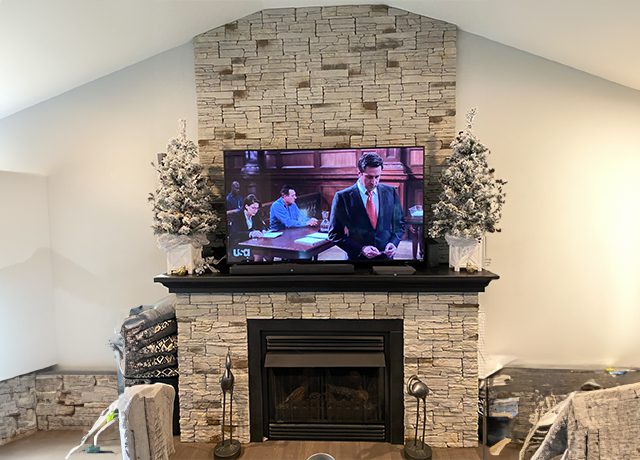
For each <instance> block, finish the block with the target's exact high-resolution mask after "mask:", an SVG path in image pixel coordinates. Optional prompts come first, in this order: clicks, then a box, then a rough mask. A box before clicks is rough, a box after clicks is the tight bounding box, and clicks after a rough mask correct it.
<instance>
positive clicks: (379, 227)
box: [329, 152, 404, 260]
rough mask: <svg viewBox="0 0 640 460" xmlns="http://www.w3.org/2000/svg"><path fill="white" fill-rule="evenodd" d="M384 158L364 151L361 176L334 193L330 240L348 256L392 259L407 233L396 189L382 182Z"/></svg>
mask: <svg viewBox="0 0 640 460" xmlns="http://www.w3.org/2000/svg"><path fill="white" fill-rule="evenodd" d="M382 168H383V161H382V158H380V156H379V155H378V154H376V153H373V152H365V153H363V154H362V156H361V157H360V159H359V160H358V180H357V182H356V183H355V184H354V185H352V186H351V187H348V188H346V189H344V190H340V191H339V192H337V193H336V194H335V196H334V197H333V203H332V204H331V220H330V224H329V240H331V241H333V242H335V243H336V244H337V245H338V246H339V247H340V248H342V249H343V250H344V251H345V252H346V253H347V255H348V256H349V259H352V260H356V259H361V260H366V259H393V258H394V257H395V255H396V251H397V250H398V244H399V243H400V240H401V239H402V235H403V234H404V217H403V215H402V208H401V207H400V197H399V196H398V193H397V192H396V189H395V188H393V187H391V186H389V185H384V184H381V183H380V175H381V174H382Z"/></svg>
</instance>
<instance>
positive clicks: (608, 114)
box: [0, 32, 640, 369]
mask: <svg viewBox="0 0 640 460" xmlns="http://www.w3.org/2000/svg"><path fill="white" fill-rule="evenodd" d="M471 106H477V107H478V108H479V115H478V118H477V122H476V126H475V131H476V133H477V134H478V136H479V137H480V139H481V140H482V141H483V142H484V143H486V144H487V145H488V146H489V147H490V148H491V149H492V150H493V154H492V156H491V158H490V161H491V163H492V165H493V166H495V168H496V170H497V173H498V175H499V176H500V177H503V178H505V179H507V180H508V181H509V185H508V186H507V194H508V195H507V205H506V208H505V212H504V219H503V225H502V227H503V233H501V234H497V235H492V236H491V237H490V238H489V255H490V257H491V258H492V264H491V267H490V269H491V270H493V271H495V272H496V273H498V274H500V276H501V279H500V280H498V281H496V282H493V283H491V284H490V285H489V287H488V290H487V293H486V294H483V295H482V296H481V303H483V305H484V306H485V307H486V310H487V321H488V324H487V335H488V336H487V351H488V352H489V353H492V354H507V355H515V356H517V357H519V358H520V359H521V361H523V362H524V363H525V364H538V365H565V366H569V365H597V366H605V365H627V366H631V365H640V352H639V351H637V350H640V336H637V335H636V334H635V331H636V330H637V329H638V326H639V325H640V310H639V309H638V308H637V307H638V305H639V303H640V302H639V300H640V295H639V291H638V289H639V288H638V283H637V282H636V281H635V278H637V272H638V270H637V269H636V268H635V264H636V261H637V260H640V248H639V246H638V244H639V243H638V242H637V240H636V239H635V235H636V234H638V233H640V232H639V231H638V230H640V228H639V227H640V222H639V219H640V217H639V216H640V213H639V209H638V204H637V201H636V200H635V197H636V196H638V195H640V193H639V192H640V189H639V185H638V181H637V180H636V178H637V177H638V171H639V168H640V155H638V148H637V147H635V146H634V145H636V144H637V142H636V140H635V139H634V136H635V135H636V131H637V129H635V128H637V127H638V126H640V95H639V93H638V92H636V91H633V90H630V89H628V88H624V87H620V86H616V85H614V84H612V83H609V82H606V81H603V80H600V79H597V78H594V77H591V76H589V75H586V74H584V73H581V72H578V71H576V70H573V69H570V68H567V67H563V66H560V65H558V64H555V63H552V62H549V61H546V60H543V59H539V58H536V57H534V56H531V55H528V54H525V53H522V52H519V51H517V50H514V49H511V48H508V47H504V46H501V45H498V44H496V43H493V42H490V41H487V40H485V39H482V38H479V37H475V36H473V35H469V34H466V33H463V32H461V33H460V40H459V78H458V108H459V109H458V112H459V117H458V118H459V122H460V126H463V125H464V114H465V112H466V110H467V109H468V108H469V107H471ZM179 117H184V118H186V119H187V120H188V122H189V136H190V137H191V138H194V139H195V138H196V105H195V85H194V75H193V58H192V51H191V46H190V45H185V46H182V47H180V48H176V49H174V50H172V51H169V52H167V53H164V54H162V55H159V56H156V57H155V58H152V59H149V60H148V61H145V62H143V63H140V64H138V65H135V66H133V67H130V68H128V69H125V70H123V71H120V72H117V73H115V74H112V75H110V76H108V77H105V78H103V79H101V80H98V81H96V82H94V83H91V84H88V85H85V86H83V87H81V88H79V89H76V90H74V91H71V92H69V93H67V94H64V95H62V96H60V97H57V98H55V99H52V100H50V101H48V102H46V103H43V104H40V105H38V106H36V107H34V108H31V109H28V110H25V111H23V112H21V113H19V114H16V115H14V116H12V117H10V118H7V119H4V120H0V170H1V169H12V170H19V171H32V172H39V173H42V174H46V175H47V176H48V185H49V200H50V208H49V210H50V215H51V248H52V251H53V255H52V257H53V271H54V282H53V289H54V296H53V299H54V305H55V312H56V331H57V332H56V334H57V339H58V349H59V359H58V361H59V362H60V363H61V364H62V365H63V366H65V367H75V368H81V367H84V368H93V369H96V368H112V367H113V359H112V358H111V355H110V352H109V351H108V349H107V346H106V344H107V341H108V339H109V337H110V335H111V333H112V330H113V328H114V327H115V326H116V325H118V324H119V323H120V322H121V320H122V318H123V317H124V316H125V315H126V312H127V311H128V309H129V308H130V307H132V306H135V305H137V304H140V303H149V302H153V301H155V300H157V299H159V298H160V297H162V296H163V295H164V294H165V293H166V291H165V289H164V288H162V287H161V286H157V285H154V284H153V282H152V278H153V276H154V275H155V274H157V273H160V272H162V271H164V269H165V267H164V265H163V263H164V256H163V254H162V253H161V252H160V250H159V249H157V248H156V247H155V241H154V238H153V235H152V232H151V230H150V228H149V225H150V224H151V212H150V209H149V207H148V205H147V203H146V197H147V194H148V192H150V191H151V190H153V188H154V187H155V181H156V178H155V172H154V171H153V169H152V168H151V167H150V166H149V162H151V161H152V160H154V159H155V154H156V153H157V152H160V151H163V150H164V148H165V145H166V141H167V140H168V139H169V138H170V137H172V136H173V135H174V133H175V131H176V120H177V119H178V118H179ZM6 152H10V153H11V155H7V154H6Z"/></svg>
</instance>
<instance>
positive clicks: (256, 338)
mask: <svg viewBox="0 0 640 460" xmlns="http://www.w3.org/2000/svg"><path fill="white" fill-rule="evenodd" d="M248 329H249V385H250V392H249V395H250V396H249V398H250V419H251V423H250V426H251V441H262V440H263V438H269V439H324V440H368V441H387V442H393V443H402V441H403V394H402V380H403V376H402V369H403V360H402V320H248Z"/></svg>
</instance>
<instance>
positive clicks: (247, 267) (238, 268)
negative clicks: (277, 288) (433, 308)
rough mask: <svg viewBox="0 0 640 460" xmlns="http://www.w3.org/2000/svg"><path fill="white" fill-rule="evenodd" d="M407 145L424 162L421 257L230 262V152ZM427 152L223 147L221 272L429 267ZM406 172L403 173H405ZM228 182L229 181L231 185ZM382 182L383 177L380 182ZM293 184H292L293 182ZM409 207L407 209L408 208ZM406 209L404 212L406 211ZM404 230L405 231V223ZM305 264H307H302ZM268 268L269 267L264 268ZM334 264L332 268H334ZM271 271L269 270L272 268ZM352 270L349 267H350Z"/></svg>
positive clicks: (328, 270)
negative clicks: (228, 221) (228, 202)
mask: <svg viewBox="0 0 640 460" xmlns="http://www.w3.org/2000/svg"><path fill="white" fill-rule="evenodd" d="M408 148H421V149H422V151H423V163H422V196H423V204H422V206H423V216H422V229H423V230H422V235H421V247H422V258H417V259H387V260H384V259H383V260H380V259H377V260H373V259H356V260H352V259H344V260H313V259H289V260H279V261H249V260H243V261H233V262H230V261H229V257H228V254H229V253H228V247H227V244H228V232H229V227H228V223H227V220H226V211H227V210H226V196H227V193H228V192H229V187H228V185H227V182H228V181H227V176H226V175H227V172H228V170H229V169H228V165H227V162H228V160H229V156H230V155H229V154H233V153H236V154H239V153H246V152H261V151H262V152H264V151H273V152H305V151H308V152H316V151H331V150H360V151H364V150H379V149H408ZM425 151H426V147H424V146H420V145H410V146H407V145H404V146H364V147H316V148H274V149H268V148H261V149H251V148H246V149H225V150H223V175H224V187H223V199H224V200H225V208H224V209H225V221H224V239H223V241H224V254H225V257H224V259H225V261H224V267H218V268H219V269H220V268H223V271H224V272H227V273H228V272H231V274H242V275H246V274H251V273H254V274H255V273H257V272H259V273H262V274H267V273H269V272H271V273H273V274H285V273H295V274H300V273H309V274H311V273H326V274H331V273H333V274H341V273H342V274H344V273H345V271H344V269H342V268H341V267H338V266H344V265H351V266H352V267H373V266H380V265H384V266H410V267H414V268H417V269H420V268H422V269H424V268H427V266H428V251H429V245H428V244H427V242H428V238H427V237H426V236H425V230H424V229H425V226H426V223H427V222H426V217H427V215H426V212H425V211H426V209H427V203H425V202H424V201H425V200H424V197H425V188H426V183H427V178H428V176H427V175H426V174H425V169H424V168H425V161H424V152H425ZM353 167H354V170H355V169H357V166H356V165H355V164H354V165H353ZM405 174H406V173H405ZM354 180H355V178H354ZM230 183H231V182H229V184H230ZM382 183H384V180H383V181H382ZM292 185H295V184H292ZM407 210H408V209H407ZM407 210H405V211H407ZM406 225H407V230H406V231H407V232H408V225H409V224H406ZM296 265H301V266H300V267H299V268H296V267H295V266H296ZM311 265H315V266H317V267H318V269H317V270H314V269H312V268H311V267H310V266H311ZM305 266H306V267H305ZM251 267H260V268H259V269H257V270H255V271H252V270H251ZM267 267H268V268H267ZM334 267H335V269H333V268H334ZM271 270H272V271H271ZM351 272H352V270H351Z"/></svg>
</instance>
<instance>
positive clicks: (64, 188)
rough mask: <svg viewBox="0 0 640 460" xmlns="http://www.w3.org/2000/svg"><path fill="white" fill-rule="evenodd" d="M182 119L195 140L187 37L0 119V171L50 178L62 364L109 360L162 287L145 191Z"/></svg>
mask: <svg viewBox="0 0 640 460" xmlns="http://www.w3.org/2000/svg"><path fill="white" fill-rule="evenodd" d="M180 117H182V118H186V119H187V120H188V123H189V125H188V136H189V137H190V138H193V139H195V138H197V126H196V118H197V116H196V103H195V84H194V69H193V53H192V48H191V45H185V46H182V47H179V48H176V49H174V50H172V51H169V52H166V53H163V54H161V55H159V56H156V57H154V58H152V59H149V60H147V61H145V62H142V63H140V64H137V65H136V66H133V67H130V68H127V69H124V70H122V71H120V72H117V73H115V74H112V75H110V76H108V77H105V78H102V79H100V80H97V81H95V82H93V83H90V84H87V85H85V86H83V87H80V88H78V89H76V90H73V91H71V92H68V93H66V94H64V95H62V96H60V97H57V98H54V99H51V100H49V101H47V102H45V103H42V104H39V105H37V106H35V107H33V108H31V109H28V110H25V111H23V112H20V113H18V114H16V115H14V116H12V117H10V118H7V119H4V120H1V121H0V152H5V151H7V150H6V149H7V148H10V152H11V155H3V156H1V157H0V169H18V170H27V171H37V172H40V173H42V174H46V175H47V176H48V193H49V211H50V216H51V249H52V263H53V273H54V279H53V303H54V305H55V328H56V337H57V348H58V362H59V364H60V365H61V366H62V367H67V368H86V369H113V367H114V359H113V357H112V354H111V351H110V350H109V348H108V340H109V338H110V337H111V336H112V335H113V331H114V329H115V328H117V327H119V325H120V324H121V323H122V319H123V318H124V317H126V315H127V312H128V310H129V309H130V308H131V307H135V306H137V305H140V304H143V303H153V302H155V301H156V300H158V299H160V298H161V297H163V296H165V295H166V290H165V288H164V287H163V286H161V285H156V284H154V283H153V277H154V275H156V274H158V273H162V272H164V271H165V270H166V265H164V264H165V259H164V256H163V254H162V252H161V251H160V249H158V248H157V247H156V245H155V238H154V236H153V232H152V230H151V228H150V225H151V210H150V207H149V205H148V203H147V196H148V193H149V192H151V191H153V190H154V187H155V185H156V173H155V170H154V169H153V168H152V166H151V165H150V163H151V162H152V161H155V159H156V154H157V153H158V152H162V151H165V148H166V144H167V140H168V139H169V138H171V137H174V136H175V135H177V128H178V123H177V120H178V118H180ZM14 196H15V195H14ZM33 280H34V282H37V278H35V277H34V278H33ZM25 332H26V331H25Z"/></svg>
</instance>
